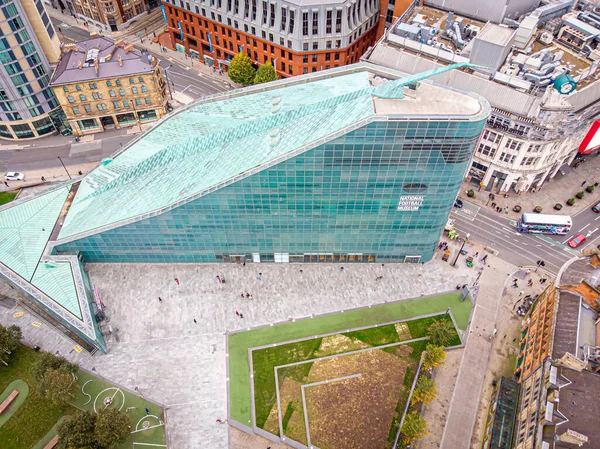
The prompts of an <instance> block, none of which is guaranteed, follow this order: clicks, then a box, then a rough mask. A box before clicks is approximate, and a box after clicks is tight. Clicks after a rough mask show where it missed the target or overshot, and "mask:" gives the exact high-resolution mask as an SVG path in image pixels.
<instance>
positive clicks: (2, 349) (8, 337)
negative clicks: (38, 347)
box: [0, 324, 23, 366]
mask: <svg viewBox="0 0 600 449" xmlns="http://www.w3.org/2000/svg"><path fill="white" fill-rule="evenodd" d="M22 335H23V333H22V332H21V328H20V327H19V326H17V325H16V324H13V325H11V326H8V327H4V326H2V325H1V324H0V362H2V363H4V364H5V365H6V366H8V363H7V360H8V359H9V358H10V356H11V355H12V353H13V352H15V351H16V350H17V348H18V347H19V342H20V341H21V337H22Z"/></svg>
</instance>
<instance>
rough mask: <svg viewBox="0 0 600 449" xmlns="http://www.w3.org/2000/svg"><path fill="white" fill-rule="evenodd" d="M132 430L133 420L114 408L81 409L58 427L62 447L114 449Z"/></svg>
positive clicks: (59, 443) (59, 444) (72, 448)
mask: <svg viewBox="0 0 600 449" xmlns="http://www.w3.org/2000/svg"><path fill="white" fill-rule="evenodd" d="M130 432H131V421H130V420H129V417H128V416H127V415H125V414H124V413H121V412H119V411H118V410H116V409H113V408H107V409H102V410H100V411H99V412H98V414H96V413H92V412H88V411H81V412H78V413H77V414H75V415H74V416H71V417H69V418H68V419H67V420H65V421H64V422H63V423H62V424H61V425H60V426H59V428H58V447H59V448H60V449H114V448H116V447H118V445H119V444H120V443H122V442H123V441H124V440H125V438H126V437H127V435H129V433H130Z"/></svg>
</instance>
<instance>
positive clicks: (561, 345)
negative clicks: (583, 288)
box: [552, 292, 581, 359]
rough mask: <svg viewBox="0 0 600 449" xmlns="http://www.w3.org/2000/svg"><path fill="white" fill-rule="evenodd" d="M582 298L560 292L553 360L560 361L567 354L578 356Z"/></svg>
mask: <svg viewBox="0 0 600 449" xmlns="http://www.w3.org/2000/svg"><path fill="white" fill-rule="evenodd" d="M580 309H581V297H580V296H579V295H578V294H574V293H571V292H560V295H559V298H558V310H557V312H556V327H555V329H554V344H553V346H552V358H553V359H559V358H561V357H562V356H563V355H565V352H568V353H570V354H572V355H574V356H576V355H577V334H578V331H579V314H580Z"/></svg>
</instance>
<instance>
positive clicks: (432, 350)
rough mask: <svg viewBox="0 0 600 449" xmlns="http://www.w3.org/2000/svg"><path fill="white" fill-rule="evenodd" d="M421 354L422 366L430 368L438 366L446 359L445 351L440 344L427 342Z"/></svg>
mask: <svg viewBox="0 0 600 449" xmlns="http://www.w3.org/2000/svg"><path fill="white" fill-rule="evenodd" d="M425 351H426V352H425V353H424V354H423V368H425V369H431V368H435V367H436V366H440V365H441V364H442V363H444V360H445V359H446V352H445V351H444V348H443V347H442V346H436V345H432V344H429V345H427V346H425Z"/></svg>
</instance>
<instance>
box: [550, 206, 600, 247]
mask: <svg viewBox="0 0 600 449" xmlns="http://www.w3.org/2000/svg"><path fill="white" fill-rule="evenodd" d="M561 212H562V211H561ZM571 219H572V220H573V226H572V227H571V232H569V233H568V234H567V235H553V236H551V238H552V239H553V240H555V241H557V242H560V243H562V244H563V245H566V244H567V242H568V241H569V240H571V239H572V238H573V237H575V236H576V235H577V234H583V235H585V237H586V239H587V240H586V241H585V242H584V244H583V245H582V246H581V248H585V247H586V246H593V247H596V244H597V243H598V242H595V240H596V239H598V238H599V237H600V232H598V231H599V230H600V222H599V221H598V220H600V214H598V213H596V212H594V211H593V210H592V208H591V207H587V208H585V209H583V210H582V211H581V212H579V213H578V214H576V215H574V216H572V217H571Z"/></svg>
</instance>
